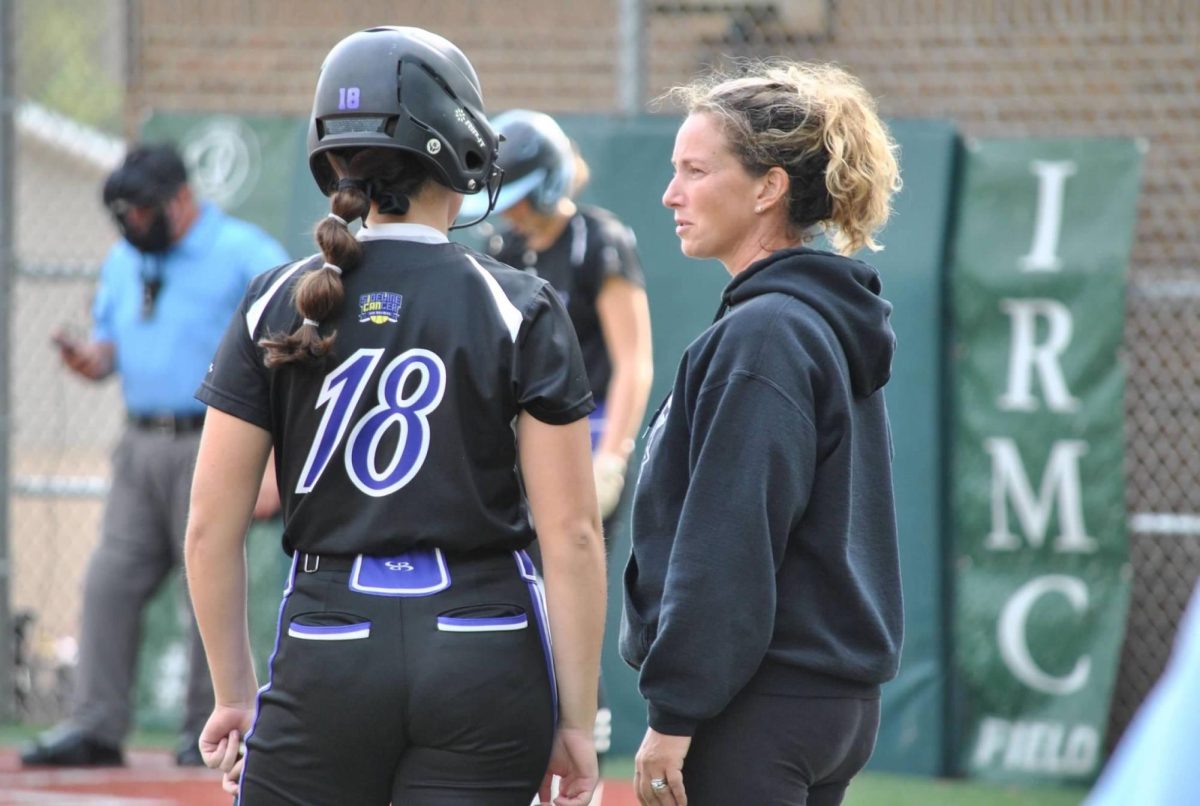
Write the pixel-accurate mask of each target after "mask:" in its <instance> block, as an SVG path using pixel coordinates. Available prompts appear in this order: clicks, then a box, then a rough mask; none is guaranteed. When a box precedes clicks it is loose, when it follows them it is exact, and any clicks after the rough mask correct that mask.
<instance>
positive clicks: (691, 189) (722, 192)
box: [662, 112, 759, 272]
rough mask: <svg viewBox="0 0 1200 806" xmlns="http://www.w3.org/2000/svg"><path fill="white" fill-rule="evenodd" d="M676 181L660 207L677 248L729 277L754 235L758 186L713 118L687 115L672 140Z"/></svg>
mask: <svg viewBox="0 0 1200 806" xmlns="http://www.w3.org/2000/svg"><path fill="white" fill-rule="evenodd" d="M671 164H672V165H673V166H674V168H675V175H674V176H673V177H672V178H671V182H670V184H668V185H667V190H666V193H664V194H663V198H662V203H663V205H665V206H666V207H668V208H670V209H671V210H672V211H673V212H674V213H675V234H676V235H677V236H679V248H680V249H681V250H682V251H683V253H684V254H685V255H687V256H688V257H695V258H716V259H717V260H720V261H721V262H722V263H724V264H725V267H726V268H727V269H729V270H730V272H735V271H737V270H738V269H740V268H743V267H741V266H735V264H736V262H737V256H738V255H739V254H740V253H741V252H742V251H744V241H745V240H746V238H747V235H748V233H751V232H752V231H753V230H754V229H755V217H756V216H755V212H754V208H755V198H756V195H757V193H758V190H759V188H758V184H759V180H758V179H756V178H755V177H753V176H751V175H750V174H749V173H748V172H747V171H746V169H745V168H744V167H743V166H742V164H741V162H740V161H739V160H738V158H737V157H736V156H735V155H734V153H733V151H731V150H730V148H729V143H728V140H726V137H725V133H724V131H723V130H722V129H721V126H720V123H719V122H718V121H717V119H716V118H715V117H713V115H711V114H709V113H705V112H697V113H694V114H692V115H689V116H688V118H687V120H685V121H684V122H683V125H682V126H680V127H679V133H678V134H676V136H675V150H674V152H672V154H671Z"/></svg>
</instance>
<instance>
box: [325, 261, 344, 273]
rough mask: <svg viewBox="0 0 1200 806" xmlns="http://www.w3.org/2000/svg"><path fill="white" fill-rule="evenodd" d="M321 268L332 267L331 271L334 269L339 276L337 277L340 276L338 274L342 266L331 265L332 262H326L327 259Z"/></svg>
mask: <svg viewBox="0 0 1200 806" xmlns="http://www.w3.org/2000/svg"><path fill="white" fill-rule="evenodd" d="M321 268H322V269H332V270H333V271H336V272H337V273H338V276H339V277H340V276H341V274H342V267H341V266H335V265H333V264H332V263H330V262H328V261H326V263H325V265H324V266H322V267H321Z"/></svg>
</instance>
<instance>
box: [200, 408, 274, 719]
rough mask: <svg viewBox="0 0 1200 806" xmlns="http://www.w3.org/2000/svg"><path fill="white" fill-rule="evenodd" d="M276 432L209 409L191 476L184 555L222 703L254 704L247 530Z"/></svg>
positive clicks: (230, 704) (233, 704)
mask: <svg viewBox="0 0 1200 806" xmlns="http://www.w3.org/2000/svg"><path fill="white" fill-rule="evenodd" d="M270 451H271V439H270V435H269V434H268V433H267V432H266V431H264V430H263V429H262V428H259V427H258V426H256V425H251V424H250V423H248V422H245V421H244V420H240V419H238V418H236V417H234V416H232V415H230V414H226V413H225V412H223V411H220V410H219V409H215V408H212V407H209V409H208V414H207V416H206V418H205V422H204V432H203V434H202V436H201V438H200V452H199V455H198V456H197V458H196V474H195V477H194V479H193V481H192V499H191V509H190V512H189V515H188V526H187V537H186V541H185V544H184V559H185V561H186V566H187V580H188V591H189V593H190V595H191V597H192V606H193V609H194V610H195V613H196V624H197V626H198V627H199V628H200V635H201V637H202V638H203V639H204V650H205V653H206V654H207V656H208V667H209V671H210V672H211V673H212V679H213V690H214V692H215V695H216V704H217V706H218V707H221V706H233V707H238V708H246V709H251V708H253V704H254V698H255V694H256V691H257V688H258V684H257V680H256V678H255V674H254V664H253V661H252V660H251V654H250V638H249V630H248V628H247V624H246V554H245V536H246V528H247V527H248V526H249V523H250V516H251V513H252V511H253V509H254V503H255V500H256V498H257V497H258V491H259V485H260V482H261V481H262V478H263V470H264V468H265V467H266V463H267V456H268V455H269V454H270Z"/></svg>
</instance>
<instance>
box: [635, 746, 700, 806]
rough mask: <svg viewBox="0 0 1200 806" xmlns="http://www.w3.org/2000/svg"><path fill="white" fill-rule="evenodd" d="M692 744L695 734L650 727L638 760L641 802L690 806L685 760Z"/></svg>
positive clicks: (655, 805)
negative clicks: (680, 733) (684, 780)
mask: <svg viewBox="0 0 1200 806" xmlns="http://www.w3.org/2000/svg"><path fill="white" fill-rule="evenodd" d="M691 746H692V737H691V736H668V735H667V734H665V733H659V732H658V731H656V730H654V728H647V729H646V737H645V738H644V739H642V746H641V747H640V748H638V752H637V758H636V759H635V760H634V773H633V789H634V792H636V793H637V799H638V803H640V804H642V806H687V793H686V792H685V791H684V789H683V760H684V758H686V757H687V753H688V749H689V748H690V747H691ZM663 782H665V783H666V786H663V785H662V784H663ZM656 783H657V784H658V786H655V784H656Z"/></svg>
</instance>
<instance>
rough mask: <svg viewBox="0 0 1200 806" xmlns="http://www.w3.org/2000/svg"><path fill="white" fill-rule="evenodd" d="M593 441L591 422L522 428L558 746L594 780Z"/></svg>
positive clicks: (601, 582)
mask: <svg viewBox="0 0 1200 806" xmlns="http://www.w3.org/2000/svg"><path fill="white" fill-rule="evenodd" d="M589 441H590V439H589V435H588V426H587V420H586V419H579V420H576V421H575V422H573V423H570V424H568V425H549V424H547V423H544V422H542V421H540V420H538V419H536V418H535V417H533V416H532V415H530V414H529V413H528V412H522V413H521V416H520V418H519V419H518V421H517V444H518V445H519V446H520V456H521V473H522V475H523V477H524V481H525V489H526V493H527V495H528V497H529V506H530V509H531V511H532V513H533V520H534V523H535V525H536V528H537V536H538V543H539V545H540V547H541V552H542V568H543V573H544V575H545V583H546V604H547V609H548V610H549V618H550V634H551V635H552V636H553V641H552V651H553V655H554V668H555V673H556V676H557V678H558V696H559V712H560V713H559V725H558V729H559V734H560V735H559V739H558V742H559V743H562V742H563V736H564V734H565V735H566V736H567V737H568V738H567V740H566V741H567V743H568V744H569V745H571V746H574V747H578V748H583V749H584V752H586V754H589V755H590V756H591V761H590V766H591V767H592V768H593V769H592V772H591V773H588V774H587V775H585V776H583V777H592V775H593V774H594V766H595V754H594V750H593V749H592V726H593V724H594V722H595V720H596V694H597V691H598V686H599V673H600V644H601V640H602V639H603V635H604V612H605V604H604V600H605V575H604V545H603V540H602V538H601V534H600V514H599V511H598V510H597V507H596V496H595V491H594V487H593V482H592V468H591V457H590V451H589ZM556 751H557V748H556ZM567 752H570V751H567ZM553 763H554V762H552V766H553ZM556 772H557V770H556ZM574 772H579V769H578V768H576V769H575V770H574ZM560 774H561V773H560ZM563 784H564V788H565V789H573V790H575V791H576V792H577V793H578V794H579V797H580V798H582V797H583V794H584V790H587V793H590V787H594V786H595V784H596V781H595V780H591V781H590V783H588V782H586V781H583V780H570V781H569V780H568V779H567V778H566V777H564V782H563ZM569 794H570V793H569V792H568V795H569ZM587 796H588V797H590V794H588V795H587ZM582 802H586V800H583V801H582Z"/></svg>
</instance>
